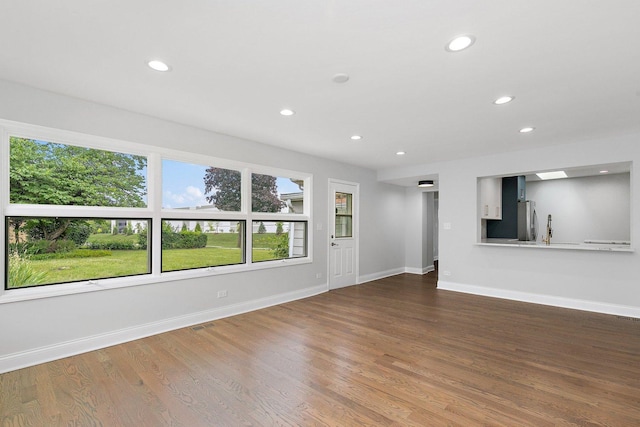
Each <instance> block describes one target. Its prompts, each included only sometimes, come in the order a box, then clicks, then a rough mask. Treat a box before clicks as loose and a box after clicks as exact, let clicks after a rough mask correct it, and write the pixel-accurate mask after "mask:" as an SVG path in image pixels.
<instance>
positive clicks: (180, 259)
mask: <svg viewBox="0 0 640 427" xmlns="http://www.w3.org/2000/svg"><path fill="white" fill-rule="evenodd" d="M103 236H107V237H103ZM114 237H117V238H122V239H123V240H124V239H125V238H127V239H131V238H134V239H135V238H137V237H136V236H112V235H109V234H104V235H92V236H91V238H90V239H89V241H100V239H103V241H104V240H107V239H113V238H114ZM207 237H208V238H209V239H208V242H209V243H215V245H210V246H207V247H206V248H199V249H171V250H164V251H162V271H175V270H186V269H190V268H202V267H208V266H216V265H230V264H240V263H241V262H242V253H241V251H240V249H239V248H236V247H235V246H236V244H237V239H238V235H237V234H235V233H226V234H222V233H221V234H208V235H207ZM256 237H257V239H256ZM258 244H259V245H264V247H256V248H254V249H253V253H252V257H253V260H254V261H267V260H272V259H274V257H273V251H272V249H271V248H269V246H268V245H269V244H270V235H268V234H262V235H255V236H254V245H256V246H257V245H258ZM102 252H110V255H108V256H102V257H95V258H93V257H91V258H58V259H44V260H37V259H31V260H29V265H30V268H31V269H32V270H33V274H35V275H37V277H41V280H40V283H39V284H42V285H45V284H54V283H66V282H74V281H82V280H89V279H103V278H107V277H123V276H133V275H138V274H147V273H149V272H150V270H149V267H148V266H149V262H148V253H147V251H145V250H128V251H118V250H112V251H102ZM34 284H35V283H33V282H30V283H27V284H24V286H32V285H34ZM14 287H19V286H14Z"/></svg>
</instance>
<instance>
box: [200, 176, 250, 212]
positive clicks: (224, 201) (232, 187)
mask: <svg viewBox="0 0 640 427" xmlns="http://www.w3.org/2000/svg"><path fill="white" fill-rule="evenodd" d="M241 183H242V175H241V174H240V172H239V171H234V170H230V169H221V168H214V167H213V166H211V167H209V168H207V170H206V172H205V175H204V194H209V193H211V192H213V194H211V195H210V196H207V197H206V198H207V202H209V203H211V204H213V205H214V206H215V207H216V208H218V209H220V210H221V211H231V212H238V211H239V210H240V195H241V191H242V189H241Z"/></svg>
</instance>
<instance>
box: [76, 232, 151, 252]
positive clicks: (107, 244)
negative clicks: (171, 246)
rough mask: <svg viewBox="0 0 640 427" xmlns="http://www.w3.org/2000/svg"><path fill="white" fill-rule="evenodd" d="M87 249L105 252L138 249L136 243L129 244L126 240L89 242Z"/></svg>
mask: <svg viewBox="0 0 640 427" xmlns="http://www.w3.org/2000/svg"><path fill="white" fill-rule="evenodd" d="M144 237H145V238H146V237H147V235H146V234H145V236H144ZM138 239H139V237H138ZM145 244H146V243H145ZM85 247H86V248H87V249H103V250H110V251H131V250H134V249H137V247H136V245H135V243H134V242H129V241H125V240H106V241H104V242H88V243H87V244H86V245H85ZM145 248H146V246H145ZM145 248H143V249H145Z"/></svg>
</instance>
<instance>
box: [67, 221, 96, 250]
mask: <svg viewBox="0 0 640 427" xmlns="http://www.w3.org/2000/svg"><path fill="white" fill-rule="evenodd" d="M90 235H91V226H90V225H89V223H88V222H87V221H72V222H71V224H69V226H68V227H67V230H66V232H65V233H64V236H65V237H66V238H67V239H69V240H71V241H73V243H75V244H76V245H77V246H82V245H84V244H85V242H86V241H87V239H88V238H89V236H90Z"/></svg>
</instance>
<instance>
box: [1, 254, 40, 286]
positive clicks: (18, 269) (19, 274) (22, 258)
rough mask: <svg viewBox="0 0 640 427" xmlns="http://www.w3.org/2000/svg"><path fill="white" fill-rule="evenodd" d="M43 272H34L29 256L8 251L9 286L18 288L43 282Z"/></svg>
mask: <svg viewBox="0 0 640 427" xmlns="http://www.w3.org/2000/svg"><path fill="white" fill-rule="evenodd" d="M45 276H46V274H45V272H42V271H41V272H36V271H34V270H33V267H32V266H31V262H30V261H29V257H28V256H27V255H25V254H24V253H23V254H22V255H21V254H19V253H18V252H15V251H12V252H11V253H9V277H8V281H9V283H8V285H9V288H20V287H22V286H27V285H39V284H41V283H42V282H44V278H45Z"/></svg>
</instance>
